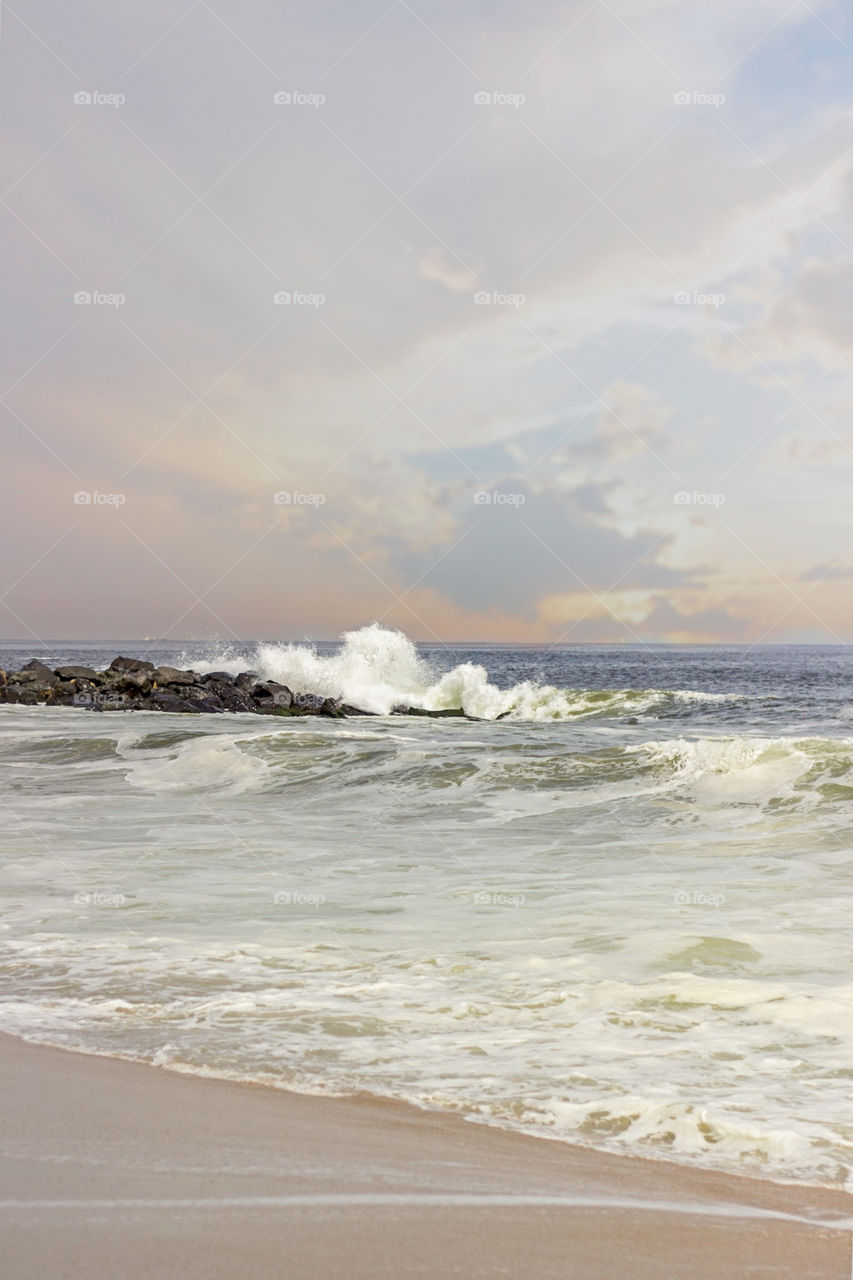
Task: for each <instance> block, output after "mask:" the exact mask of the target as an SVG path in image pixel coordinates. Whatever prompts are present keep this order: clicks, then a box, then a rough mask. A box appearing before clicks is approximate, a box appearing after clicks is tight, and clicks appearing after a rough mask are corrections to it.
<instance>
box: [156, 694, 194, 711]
mask: <svg viewBox="0 0 853 1280" xmlns="http://www.w3.org/2000/svg"><path fill="white" fill-rule="evenodd" d="M147 705H148V706H149V707H150V709H151V710H152V711H167V712H169V711H171V712H182V711H192V710H193V708H192V707H191V706H189V704H188V703H187V700H186V698H182V697H180V696H179V695H178V694H177V693H172V692H171V691H170V690H169V689H155V690H154V692H153V693H152V694H151V695H150V697H149V698H148V704H147Z"/></svg>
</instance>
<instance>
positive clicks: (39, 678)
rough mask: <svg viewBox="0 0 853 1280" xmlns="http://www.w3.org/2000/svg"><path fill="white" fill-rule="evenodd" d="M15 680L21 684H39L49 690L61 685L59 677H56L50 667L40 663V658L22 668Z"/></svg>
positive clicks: (32, 660) (33, 659)
mask: <svg viewBox="0 0 853 1280" xmlns="http://www.w3.org/2000/svg"><path fill="white" fill-rule="evenodd" d="M15 678H16V680H17V682H18V683H19V684H38V685H41V686H43V687H44V688H47V689H52V688H53V686H54V685H57V684H59V676H55V675H54V674H53V672H52V671H51V669H50V667H46V666H45V665H44V663H43V662H39V660H38V658H31V659H30V661H29V662H28V663H27V665H26V666H25V667H21V670H20V671H19V672H18V673H17V676H16V677H15Z"/></svg>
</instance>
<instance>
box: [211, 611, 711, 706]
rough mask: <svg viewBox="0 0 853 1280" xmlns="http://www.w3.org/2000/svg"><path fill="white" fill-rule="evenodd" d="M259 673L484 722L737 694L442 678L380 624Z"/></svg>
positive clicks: (281, 658)
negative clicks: (331, 650) (327, 651)
mask: <svg viewBox="0 0 853 1280" xmlns="http://www.w3.org/2000/svg"><path fill="white" fill-rule="evenodd" d="M193 665H194V666H195V668H196V669H197V670H199V671H202V672H208V671H217V670H219V671H230V672H231V673H232V674H234V675H236V674H237V673H238V672H239V671H242V670H245V669H246V658H245V657H242V656H240V657H236V656H234V655H233V654H232V653H229V652H228V651H227V650H225V651H223V652H221V653H220V654H219V655H217V656H214V657H213V658H209V659H206V660H204V661H195V662H194V663H193ZM252 666H253V669H255V670H257V671H258V673H259V674H260V675H262V676H263V677H264V678H265V679H268V680H277V681H279V682H280V683H281V684H286V685H287V686H288V687H289V688H291V689H292V690H293V691H294V692H296V693H318V694H322V695H323V696H324V697H330V698H342V699H343V700H344V701H345V702H348V703H350V704H352V705H353V706H357V707H361V708H362V709H363V710H365V711H372V712H374V713H376V714H379V715H387V714H388V713H389V712H390V711H391V709H392V708H393V707H395V706H413V707H421V708H424V709H425V710H428V711H445V710H460V709H461V710H463V711H465V712H467V714H468V715H472V716H478V717H480V718H482V719H484V720H497V719H498V718H504V717H507V718H511V719H516V720H572V719H578V718H582V717H588V716H600V715H620V714H622V715H636V714H642V713H645V712H649V711H652V710H654V709H656V708H661V707H663V706H666V705H667V704H671V703H678V702H681V703H685V704H686V703H690V702H696V703H702V702H707V703H713V702H717V701H720V702H724V701H728V700H729V698H730V697H731V695H727V694H714V693H701V692H692V691H689V690H671V691H668V690H661V689H616V690H583V689H559V688H555V687H554V686H552V685H548V684H539V683H536V682H535V681H530V680H525V681H522V682H520V683H519V684H516V685H513V686H512V687H511V688H509V689H501V688H498V687H497V686H496V685H495V684H493V683H492V682H491V681H490V680H489V676H488V673H487V671H486V669H485V667H482V666H480V665H478V664H475V663H470V662H464V663H461V664H459V665H458V666H456V667H454V668H453V670H452V671H448V672H446V673H445V674H443V675H440V674H438V673H437V672H436V671H435V670H434V669H433V668H432V667H431V666H430V664H429V663H428V662H426V661H425V660H424V659H423V658H422V657H420V656H419V655H418V652H417V650H416V648H415V646H414V644H413V643H412V641H411V640H410V639H409V638H408V637H407V636H405V635H404V634H403V633H402V632H400V631H393V630H390V629H389V628H387V627H382V626H380V625H379V624H378V623H374V624H373V625H372V626H369V627H362V628H361V629H360V630H358V631H349V632H346V633H345V634H344V635H343V636H342V647H341V649H340V652H339V653H336V654H333V655H330V656H329V655H321V654H319V653H318V652H317V651H316V649H315V648H314V647H313V646H311V645H308V644H287V645H274V644H262V645H259V646H258V649H257V651H256V653H255V656H254V658H253V659H252Z"/></svg>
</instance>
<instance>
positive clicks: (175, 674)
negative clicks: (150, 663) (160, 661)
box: [151, 667, 201, 685]
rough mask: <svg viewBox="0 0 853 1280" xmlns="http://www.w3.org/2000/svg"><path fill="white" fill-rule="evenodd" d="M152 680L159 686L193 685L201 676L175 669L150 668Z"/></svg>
mask: <svg viewBox="0 0 853 1280" xmlns="http://www.w3.org/2000/svg"><path fill="white" fill-rule="evenodd" d="M151 670H152V672H153V674H154V679H155V681H156V682H157V684H158V685H160V684H176V685H177V684H195V683H196V681H197V680H200V679H201V676H197V675H196V673H195V672H194V671H179V670H178V668H177V667H156V668H155V667H152V668H151Z"/></svg>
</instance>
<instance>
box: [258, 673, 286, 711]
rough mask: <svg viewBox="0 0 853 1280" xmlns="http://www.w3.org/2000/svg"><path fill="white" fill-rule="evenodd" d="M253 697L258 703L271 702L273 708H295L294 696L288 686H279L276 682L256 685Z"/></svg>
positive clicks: (267, 681)
mask: <svg viewBox="0 0 853 1280" xmlns="http://www.w3.org/2000/svg"><path fill="white" fill-rule="evenodd" d="M252 697H253V698H254V699H255V701H256V702H271V703H272V704H273V706H275V707H283V708H284V709H285V710H287V708H289V707H292V706H293V694H292V693H291V692H290V690H289V689H288V687H287V685H286V684H279V683H278V682H277V681H276V680H265V681H264V683H263V684H256V685H255V686H254V687H253V689H252Z"/></svg>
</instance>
